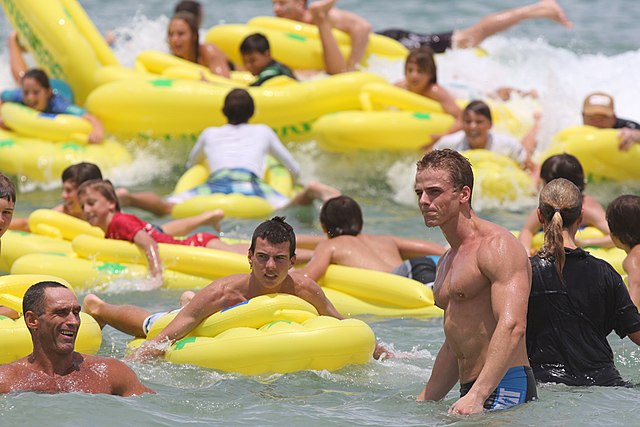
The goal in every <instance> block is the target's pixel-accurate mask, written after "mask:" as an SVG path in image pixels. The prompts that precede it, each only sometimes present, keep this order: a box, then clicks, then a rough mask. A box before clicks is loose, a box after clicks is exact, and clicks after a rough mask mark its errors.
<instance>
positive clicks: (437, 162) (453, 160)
mask: <svg viewBox="0 0 640 427" xmlns="http://www.w3.org/2000/svg"><path fill="white" fill-rule="evenodd" d="M416 166H417V172H421V171H423V170H426V169H440V170H444V171H447V172H448V173H449V178H451V182H452V183H453V188H454V189H455V190H456V191H460V190H462V188H463V187H465V186H466V187H469V190H471V193H473V169H471V163H469V160H468V159H467V158H466V157H464V156H463V155H462V154H460V153H458V152H457V151H454V150H450V149H448V148H445V149H444V150H433V151H431V152H429V153H427V154H425V155H424V157H422V159H420V160H419V161H418V162H417V163H416ZM469 205H470V206H471V196H469Z"/></svg>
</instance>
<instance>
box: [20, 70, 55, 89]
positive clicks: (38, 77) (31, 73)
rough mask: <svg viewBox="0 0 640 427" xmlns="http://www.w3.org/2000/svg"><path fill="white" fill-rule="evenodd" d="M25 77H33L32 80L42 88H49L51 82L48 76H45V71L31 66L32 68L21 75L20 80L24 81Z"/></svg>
mask: <svg viewBox="0 0 640 427" xmlns="http://www.w3.org/2000/svg"><path fill="white" fill-rule="evenodd" d="M25 79H33V80H35V81H37V82H38V84H39V85H40V86H42V87H43V88H45V89H51V83H50V82H49V76H47V73H45V72H44V71H42V70H41V69H40V68H32V69H30V70H28V71H27V72H26V73H24V75H23V76H22V80H21V81H22V82H23V83H24V80H25Z"/></svg>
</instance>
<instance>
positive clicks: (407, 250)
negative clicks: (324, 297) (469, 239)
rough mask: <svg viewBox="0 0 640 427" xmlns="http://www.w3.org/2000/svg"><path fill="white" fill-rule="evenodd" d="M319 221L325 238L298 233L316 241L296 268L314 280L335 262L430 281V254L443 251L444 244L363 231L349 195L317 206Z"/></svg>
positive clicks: (357, 209)
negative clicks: (307, 260)
mask: <svg viewBox="0 0 640 427" xmlns="http://www.w3.org/2000/svg"><path fill="white" fill-rule="evenodd" d="M320 224H321V225H322V229H323V230H324V232H325V234H326V235H327V237H328V239H319V238H315V237H314V236H299V240H303V241H304V240H307V241H309V243H310V244H313V243H317V245H315V249H314V251H313V256H312V258H311V260H310V261H309V262H308V263H307V265H306V266H304V267H303V268H301V269H300V270H298V273H300V274H303V275H305V276H307V277H309V278H311V279H313V280H318V279H320V278H321V277H322V276H323V275H324V273H325V272H326V271H327V268H329V265H331V264H338V265H344V266H347V267H358V268H365V269H369V270H376V271H383V272H386V273H393V274H397V275H400V276H404V277H409V278H411V279H414V280H417V281H419V282H421V283H424V284H430V283H433V281H434V280H435V277H436V264H435V262H434V261H433V259H431V258H430V257H429V255H438V256H439V255H442V254H443V253H444V252H445V248H444V246H442V245H439V244H437V243H432V242H426V241H424V240H409V239H401V238H398V237H393V236H383V235H373V234H365V233H362V226H363V219H362V210H361V209H360V206H359V205H358V202H356V201H355V200H353V199H352V198H351V197H348V196H338V197H334V198H332V199H329V200H327V201H326V202H325V203H324V205H322V209H320ZM298 243H299V244H300V243H301V242H298ZM405 260H406V261H405Z"/></svg>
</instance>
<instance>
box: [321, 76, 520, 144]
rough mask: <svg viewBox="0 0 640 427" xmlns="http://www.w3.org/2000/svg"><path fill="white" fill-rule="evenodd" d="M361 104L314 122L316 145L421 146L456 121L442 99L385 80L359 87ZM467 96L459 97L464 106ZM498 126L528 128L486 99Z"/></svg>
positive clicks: (513, 129) (517, 132)
mask: <svg viewBox="0 0 640 427" xmlns="http://www.w3.org/2000/svg"><path fill="white" fill-rule="evenodd" d="M358 98H359V101H360V108H359V109H358V110H356V111H345V112H339V113H333V114H327V115H324V116H322V117H321V118H319V119H318V120H317V121H316V122H315V123H314V124H313V129H312V133H313V135H314V137H315V139H316V141H317V142H318V145H319V146H320V147H321V148H323V149H326V150H329V151H338V152H342V151H352V150H376V151H377V150H387V151H408V150H420V149H421V148H422V147H425V146H427V145H429V144H430V143H431V142H432V141H433V139H432V135H441V134H444V133H446V132H447V131H448V130H449V129H450V128H451V126H452V125H453V124H454V119H453V117H452V116H450V115H448V114H446V113H445V112H444V110H443V109H442V106H441V105H440V103H438V102H436V101H434V100H432V99H429V98H427V97H425V96H421V95H418V94H415V93H411V92H409V91H407V90H405V89H401V88H399V87H396V86H393V85H390V84H388V83H377V82H376V83H369V84H366V85H364V86H362V88H361V90H360V94H359V96H358ZM468 102H469V101H468V100H459V101H457V103H458V105H459V106H460V107H461V108H464V107H465V106H466V105H467V103H468ZM486 102H487V104H488V105H489V107H490V108H491V113H492V117H493V121H494V123H495V125H496V127H497V128H499V129H501V130H504V131H507V132H509V133H510V134H512V135H517V136H522V135H524V134H525V133H526V132H527V131H528V129H527V127H526V126H525V125H524V124H523V123H522V122H521V121H520V120H519V119H518V118H517V117H516V116H515V115H514V114H513V113H512V112H511V111H510V110H509V108H508V107H507V106H506V105H505V104H504V103H500V102H495V101H491V100H487V101H486Z"/></svg>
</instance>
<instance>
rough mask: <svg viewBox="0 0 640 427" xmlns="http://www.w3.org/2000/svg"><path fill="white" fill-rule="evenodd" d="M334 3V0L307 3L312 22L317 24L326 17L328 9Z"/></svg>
mask: <svg viewBox="0 0 640 427" xmlns="http://www.w3.org/2000/svg"><path fill="white" fill-rule="evenodd" d="M335 5H336V0H319V1H316V2H313V3H311V4H310V5H309V12H311V18H312V20H313V23H314V24H316V25H317V24H318V23H320V22H322V21H324V20H326V19H327V17H328V16H329V11H330V10H331V8H332V7H333V6H335Z"/></svg>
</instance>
